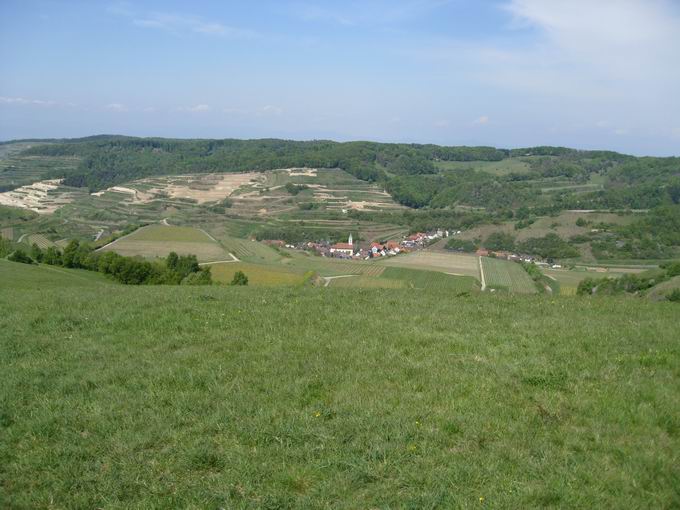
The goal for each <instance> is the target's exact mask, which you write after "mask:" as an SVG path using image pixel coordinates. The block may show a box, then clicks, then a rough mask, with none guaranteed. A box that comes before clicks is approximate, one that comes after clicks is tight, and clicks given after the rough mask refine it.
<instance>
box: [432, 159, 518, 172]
mask: <svg viewBox="0 0 680 510" xmlns="http://www.w3.org/2000/svg"><path fill="white" fill-rule="evenodd" d="M530 159H531V158H530V157H528V158H509V159H504V160H501V161H437V162H436V163H435V166H436V167H437V168H439V169H440V170H454V171H455V170H461V169H468V168H472V169H474V170H481V171H483V172H488V173H490V174H493V175H507V174H510V173H516V174H526V173H529V163H528V161H530Z"/></svg>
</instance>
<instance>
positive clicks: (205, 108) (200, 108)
mask: <svg viewBox="0 0 680 510" xmlns="http://www.w3.org/2000/svg"><path fill="white" fill-rule="evenodd" d="M177 109H178V110H179V111H181V112H192V113H205V112H209V111H210V106H209V105H207V104H197V105H194V106H188V107H181V108H177Z"/></svg>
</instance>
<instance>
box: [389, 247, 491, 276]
mask: <svg viewBox="0 0 680 510" xmlns="http://www.w3.org/2000/svg"><path fill="white" fill-rule="evenodd" d="M378 264H380V265H384V266H396V267H405V268H412V269H422V270H425V271H441V272H443V273H447V274H450V275H454V276H472V277H474V278H479V262H478V261H477V257H476V256H474V255H467V254H458V253H447V252H444V251H438V250H421V251H416V252H413V253H409V254H406V255H399V256H397V257H391V258H388V259H384V260H380V261H379V262H378Z"/></svg>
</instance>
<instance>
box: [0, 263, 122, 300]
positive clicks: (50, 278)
mask: <svg viewBox="0 0 680 510" xmlns="http://www.w3.org/2000/svg"><path fill="white" fill-rule="evenodd" d="M109 284H111V285H113V284H114V282H113V281H111V280H108V279H107V278H106V277H105V276H104V275H103V274H100V273H95V272H92V271H85V270H84V269H67V268H64V267H57V266H48V265H45V264H40V265H27V264H17V263H16V262H9V261H7V260H5V259H0V291H3V292H9V291H10V290H11V291H12V292H18V291H19V289H35V290H42V289H63V290H66V289H71V288H80V287H98V288H99V287H101V286H102V285H109Z"/></svg>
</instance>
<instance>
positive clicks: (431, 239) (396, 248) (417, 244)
mask: <svg viewBox="0 0 680 510" xmlns="http://www.w3.org/2000/svg"><path fill="white" fill-rule="evenodd" d="M460 233H461V231H460V230H443V229H436V230H432V231H429V232H416V233H414V234H410V235H408V236H404V238H403V239H401V240H389V241H385V242H375V241H374V242H371V243H359V242H355V241H354V240H353V238H352V234H349V236H348V239H347V242H344V243H343V242H339V243H330V242H328V241H307V242H300V243H297V244H290V243H286V242H285V241H283V240H280V239H274V240H264V241H263V243H265V244H267V245H269V246H275V247H277V248H288V249H292V250H304V251H308V252H313V253H315V254H316V255H319V256H321V257H331V258H338V259H346V260H348V259H349V260H372V259H379V258H382V257H394V256H397V255H400V254H405V253H411V252H414V251H417V250H422V249H424V248H427V247H428V246H430V245H432V244H434V243H436V242H437V241H439V240H440V239H445V238H448V237H450V236H455V235H459V234H460ZM474 254H475V255H477V256H478V257H492V258H498V259H503V260H508V261H511V262H526V263H533V264H536V265H537V266H540V267H545V268H552V269H561V268H562V266H561V265H560V264H556V263H553V262H552V261H544V260H541V259H540V258H537V257H535V256H533V255H529V254H519V253H514V252H510V251H500V250H496V251H494V250H488V249H486V248H479V249H477V250H476V251H475V252H474Z"/></svg>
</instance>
